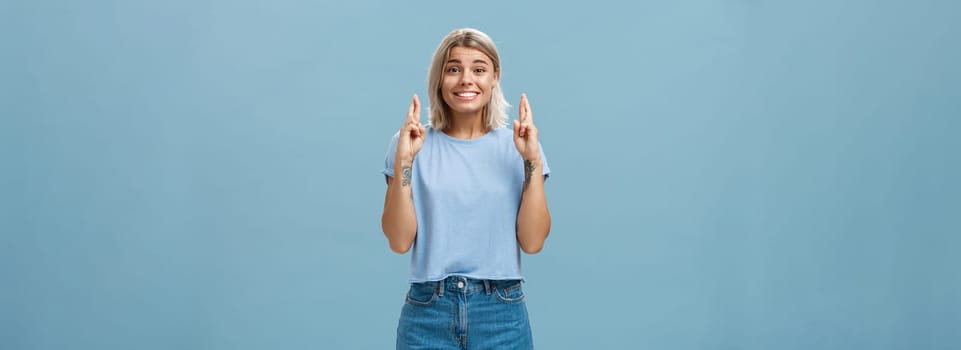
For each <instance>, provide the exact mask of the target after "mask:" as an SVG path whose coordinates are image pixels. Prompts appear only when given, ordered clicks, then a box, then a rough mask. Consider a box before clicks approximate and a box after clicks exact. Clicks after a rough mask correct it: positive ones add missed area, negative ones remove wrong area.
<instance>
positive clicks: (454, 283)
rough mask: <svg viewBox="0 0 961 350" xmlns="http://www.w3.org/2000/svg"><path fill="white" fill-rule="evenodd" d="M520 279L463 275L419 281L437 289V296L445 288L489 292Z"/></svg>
mask: <svg viewBox="0 0 961 350" xmlns="http://www.w3.org/2000/svg"><path fill="white" fill-rule="evenodd" d="M520 281H521V280H480V279H474V278H469V277H464V276H450V277H447V278H445V279H442V280H440V281H431V282H419V283H421V284H426V285H429V286H431V287H433V288H434V289H435V290H436V291H437V295H438V296H444V291H445V290H447V291H451V292H456V293H463V294H471V293H474V292H479V291H483V292H484V293H486V294H490V293H491V291H492V290H494V289H496V288H497V286H498V285H502V284H506V283H517V282H520Z"/></svg>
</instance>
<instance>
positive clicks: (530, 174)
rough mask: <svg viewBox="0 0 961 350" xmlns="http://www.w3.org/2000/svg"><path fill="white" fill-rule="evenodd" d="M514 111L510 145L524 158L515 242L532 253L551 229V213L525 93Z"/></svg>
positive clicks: (534, 252)
mask: <svg viewBox="0 0 961 350" xmlns="http://www.w3.org/2000/svg"><path fill="white" fill-rule="evenodd" d="M518 111H519V113H520V115H519V117H518V120H515V121H514V146H516V147H517V151H518V152H520V154H521V158H523V159H524V188H523V191H522V192H521V208H520V210H519V211H518V212H517V242H518V243H520V246H521V249H522V250H523V251H524V252H525V253H528V254H536V253H538V252H540V251H541V249H543V248H544V241H545V240H547V235H548V234H550V232H551V213H550V210H548V209H547V196H546V194H545V193H544V176H542V174H543V170H544V169H543V168H542V166H543V165H542V163H541V150H540V144H538V140H537V128H536V127H534V115H533V113H531V106H530V104H529V103H528V102H527V95H526V94H521V102H520V105H519V106H518Z"/></svg>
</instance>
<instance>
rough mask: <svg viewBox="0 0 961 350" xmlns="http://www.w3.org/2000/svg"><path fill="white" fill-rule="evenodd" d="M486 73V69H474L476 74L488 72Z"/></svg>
mask: <svg viewBox="0 0 961 350" xmlns="http://www.w3.org/2000/svg"><path fill="white" fill-rule="evenodd" d="M486 71H487V70H486V69H484V68H477V69H474V73H484V72H486Z"/></svg>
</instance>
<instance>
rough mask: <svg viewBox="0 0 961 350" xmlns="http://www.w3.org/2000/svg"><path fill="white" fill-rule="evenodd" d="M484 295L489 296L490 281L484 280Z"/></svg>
mask: <svg viewBox="0 0 961 350" xmlns="http://www.w3.org/2000/svg"><path fill="white" fill-rule="evenodd" d="M484 293H485V294H487V295H491V281H490V280H484Z"/></svg>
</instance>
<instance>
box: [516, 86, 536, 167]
mask: <svg viewBox="0 0 961 350" xmlns="http://www.w3.org/2000/svg"><path fill="white" fill-rule="evenodd" d="M517 110H518V113H519V116H518V119H517V120H514V146H515V147H517V152H518V153H520V154H521V158H524V160H529V161H531V162H539V161H540V159H541V148H540V144H538V142H537V128H536V127H534V115H533V113H531V105H530V103H528V102H527V94H521V103H520V106H518V108H517Z"/></svg>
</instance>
